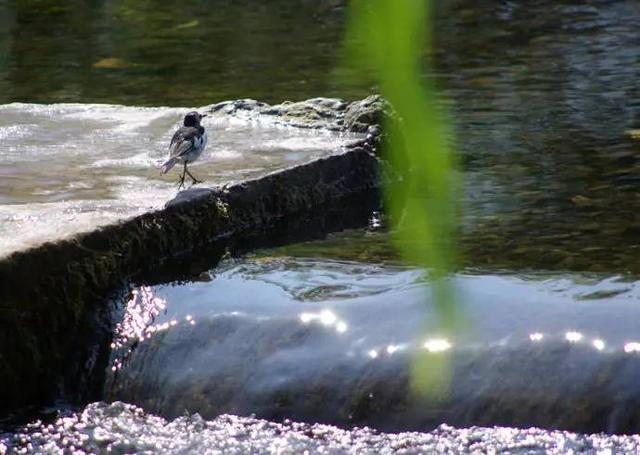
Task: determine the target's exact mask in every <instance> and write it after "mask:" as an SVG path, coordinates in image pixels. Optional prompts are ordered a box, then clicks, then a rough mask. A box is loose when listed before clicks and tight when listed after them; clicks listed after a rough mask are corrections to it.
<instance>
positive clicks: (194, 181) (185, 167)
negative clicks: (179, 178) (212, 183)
mask: <svg viewBox="0 0 640 455" xmlns="http://www.w3.org/2000/svg"><path fill="white" fill-rule="evenodd" d="M184 171H185V172H186V173H187V175H188V176H189V177H191V180H192V181H193V183H192V185H195V184H196V183H202V180H198V179H196V178H195V177H194V176H193V175H191V172H189V169H187V163H185V164H184Z"/></svg>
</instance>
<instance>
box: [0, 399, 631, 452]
mask: <svg viewBox="0 0 640 455" xmlns="http://www.w3.org/2000/svg"><path fill="white" fill-rule="evenodd" d="M3 450H5V451H11V452H10V453H145V454H222V453H224V454H298V453H300V454H301V453H323V454H332V455H338V454H389V455H390V454H417V453H425V454H427V453H429V454H431V453H446V454H457V453H474V454H475V453H477V454H483V453H505V454H541V453H544V454H567V453H572V454H576V453H584V454H595V453H597V454H613V453H638V450H640V437H639V436H611V435H605V434H591V435H582V434H576V433H571V432H568V431H545V430H541V429H538V428H528V429H516V428H505V427H493V428H483V427H471V428H460V429H458V428H454V427H451V426H447V425H441V426H440V427H438V428H437V429H435V430H434V431H431V432H428V433H427V432H424V433H421V432H404V433H382V432H377V431H375V430H372V429H370V428H366V427H365V428H355V429H352V430H346V429H340V428H336V427H334V426H330V425H320V424H305V423H298V422H291V421H285V422H284V423H275V422H269V421H266V420H261V419H255V418H249V417H236V416H231V415H222V416H219V417H217V418H215V419H213V420H205V419H203V418H202V417H200V416H199V415H198V414H195V415H186V416H184V417H179V418H177V419H174V420H169V421H167V420H165V419H163V418H161V417H158V416H155V415H153V414H147V413H145V412H144V411H143V410H142V409H140V408H137V407H135V406H131V405H127V404H124V403H113V404H110V405H107V404H104V403H93V404H90V405H89V406H87V407H86V408H85V409H84V410H83V411H81V412H77V413H75V414H72V415H69V416H65V417H60V418H59V419H57V420H56V421H55V422H52V423H50V424H46V423H42V422H34V423H32V424H30V425H28V426H26V427H24V428H22V429H20V430H19V431H16V432H15V433H14V434H6V435H1V434H0V453H4V452H2V451H3Z"/></svg>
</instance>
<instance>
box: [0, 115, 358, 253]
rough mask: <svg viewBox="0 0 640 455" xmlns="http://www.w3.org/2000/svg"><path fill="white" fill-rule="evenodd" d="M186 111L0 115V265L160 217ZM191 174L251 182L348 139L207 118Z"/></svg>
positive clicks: (216, 181) (213, 180)
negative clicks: (167, 168)
mask: <svg viewBox="0 0 640 455" xmlns="http://www.w3.org/2000/svg"><path fill="white" fill-rule="evenodd" d="M189 110H190V109H188V108H166V107H158V108H142V107H126V106H112V105H96V104H54V105H38V104H22V103H13V104H7V105H1V106H0V140H1V141H2V147H1V148H0V257H2V256H5V255H7V254H9V253H11V252H13V251H16V250H20V249H24V248H27V247H30V246H33V245H37V244H39V243H42V242H44V241H49V240H56V239H60V238H64V237H68V236H70V235H73V234H76V233H79V232H83V231H87V230H91V229H92V228H94V227H96V226H100V225H105V224H109V223H112V222H115V221H117V220H122V219H127V218H129V217H132V216H135V215H138V214H141V213H144V212H146V211H148V210H151V209H157V208H161V207H162V206H163V205H164V204H165V202H167V201H168V200H170V199H172V198H173V197H174V196H175V195H176V193H177V185H176V182H177V178H178V172H179V170H178V168H175V169H174V170H172V171H171V172H170V173H169V174H168V175H165V176H161V175H160V172H159V167H160V165H161V164H162V162H163V161H164V160H165V159H166V156H167V146H168V144H169V141H170V139H171V136H172V135H173V133H174V131H175V129H176V128H177V127H178V126H179V125H180V123H181V121H182V118H183V116H184V114H185V113H186V112H188V111H189ZM203 125H204V126H205V128H206V129H207V132H208V135H209V143H208V146H207V149H206V151H205V153H204V154H203V156H202V157H201V159H200V161H199V162H197V163H195V164H194V165H193V166H192V168H191V169H192V173H193V174H194V175H196V176H197V177H198V178H200V179H201V180H204V181H205V183H204V186H214V185H220V184H224V183H229V182H231V181H237V180H242V179H247V178H254V177H258V176H260V175H264V174H266V173H268V172H272V171H275V170H278V169H283V168H285V167H288V166H291V165H294V164H298V163H303V162H308V161H310V160H312V159H315V158H318V157H321V156H326V155H329V154H332V153H336V152H339V151H340V150H341V147H342V146H343V145H344V144H345V143H346V142H347V141H351V140H353V139H354V138H356V136H355V135H353V134H340V133H335V132H330V131H319V130H309V129H300V128H292V127H286V126H282V125H276V124H275V123H274V122H269V121H261V120H260V119H248V118H247V119H242V118H231V117H229V116H225V115H224V114H213V115H212V116H211V117H207V118H205V119H204V121H203Z"/></svg>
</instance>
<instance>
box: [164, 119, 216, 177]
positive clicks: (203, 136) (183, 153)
mask: <svg viewBox="0 0 640 455" xmlns="http://www.w3.org/2000/svg"><path fill="white" fill-rule="evenodd" d="M206 116H207V115H206V114H203V115H201V114H199V113H198V112H195V111H193V112H189V113H188V114H187V115H185V116H184V126H181V127H180V128H178V131H176V132H175V134H174V135H173V138H171V144H169V159H168V160H167V161H166V162H165V163H164V164H163V165H162V168H161V170H160V172H161V173H162V174H166V173H167V172H169V170H170V169H171V168H172V167H173V166H175V165H176V163H182V164H183V166H184V167H183V170H182V175H181V176H180V179H179V180H178V183H179V185H178V188H182V187H183V186H184V177H185V174H186V175H188V176H189V177H191V180H192V181H193V184H195V183H202V180H197V179H196V178H195V177H194V176H193V175H191V172H189V169H187V164H189V163H193V162H194V161H195V160H197V159H198V158H199V157H200V155H201V154H202V151H203V150H204V148H205V147H206V145H207V133H206V132H205V130H204V127H202V125H200V121H201V120H202V118H203V117H206Z"/></svg>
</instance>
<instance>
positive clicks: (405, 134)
mask: <svg viewBox="0 0 640 455" xmlns="http://www.w3.org/2000/svg"><path fill="white" fill-rule="evenodd" d="M350 13H351V16H350V19H351V22H350V24H349V28H348V32H347V38H346V47H347V51H348V54H347V55H348V57H349V60H350V64H351V65H352V66H354V67H355V69H356V77H358V78H359V80H361V81H363V82H367V83H376V84H378V86H379V87H380V88H381V91H382V95H383V96H384V97H385V98H386V99H387V100H388V101H389V102H390V103H391V105H392V106H393V108H394V110H395V111H396V113H397V114H398V115H397V118H394V119H388V120H387V124H386V125H385V131H386V132H387V133H388V136H389V138H388V141H387V143H386V146H385V150H384V153H385V156H386V158H387V160H388V161H389V162H391V163H399V162H404V163H406V167H407V171H408V172H406V174H405V175H404V177H403V178H402V179H401V180H391V181H389V182H387V184H386V187H385V204H386V208H387V213H388V215H389V219H390V221H391V228H392V231H393V238H394V241H395V245H396V247H397V248H398V250H399V252H400V253H401V255H402V256H403V258H404V259H405V260H407V261H408V262H410V263H413V264H419V265H421V266H423V267H425V268H426V269H428V270H429V273H430V277H431V279H432V289H433V297H434V301H435V302H436V306H437V310H438V311H437V314H438V317H439V318H440V321H439V322H440V327H441V334H440V335H443V334H444V335H447V334H451V333H453V332H454V331H455V329H456V328H457V327H458V325H459V322H458V321H459V317H458V314H457V307H456V303H455V296H454V290H453V288H452V285H451V282H450V280H448V279H447V277H448V274H449V273H450V272H451V271H452V270H453V268H454V264H455V262H456V253H455V248H454V240H453V232H454V231H455V226H456V221H457V220H456V214H457V193H458V182H457V176H456V173H455V158H454V153H453V150H452V146H451V144H450V142H451V133H450V131H449V127H448V122H447V121H446V118H445V116H444V114H443V112H441V110H440V109H439V108H438V105H437V98H436V95H435V93H436V92H435V89H434V88H433V87H432V86H431V84H430V83H429V82H428V81H425V80H423V79H422V78H421V76H420V74H421V72H422V65H423V64H424V62H423V60H422V57H423V55H425V54H427V52H425V48H426V47H428V43H429V34H428V32H429V2H428V1H424V0H402V1H398V0H352V2H351V10H350ZM412 372H413V375H412V384H413V385H414V387H415V389H416V390H417V391H419V392H420V393H422V394H426V395H429V396H431V397H434V398H438V397H442V396H443V393H444V391H445V390H446V387H445V384H446V382H447V378H448V374H449V372H448V357H447V355H446V352H443V353H438V354H437V355H435V354H432V353H427V352H425V353H424V355H423V354H419V355H418V356H417V358H416V359H415V361H414V365H413V370H412Z"/></svg>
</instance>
